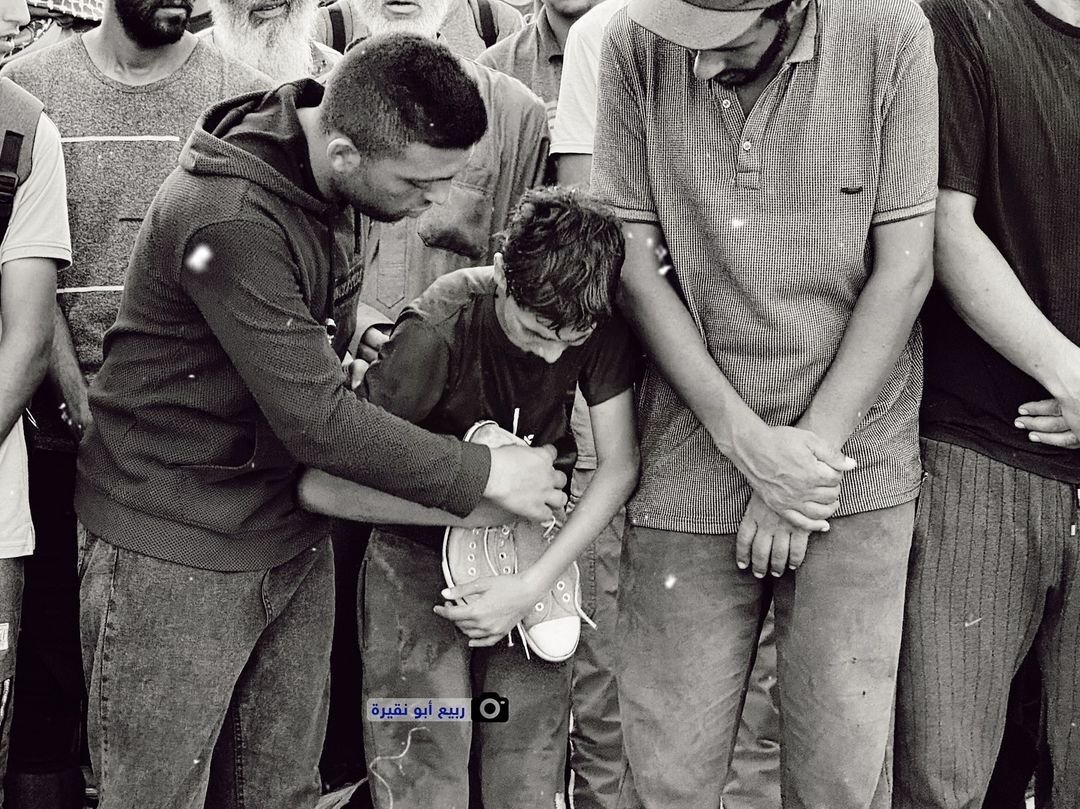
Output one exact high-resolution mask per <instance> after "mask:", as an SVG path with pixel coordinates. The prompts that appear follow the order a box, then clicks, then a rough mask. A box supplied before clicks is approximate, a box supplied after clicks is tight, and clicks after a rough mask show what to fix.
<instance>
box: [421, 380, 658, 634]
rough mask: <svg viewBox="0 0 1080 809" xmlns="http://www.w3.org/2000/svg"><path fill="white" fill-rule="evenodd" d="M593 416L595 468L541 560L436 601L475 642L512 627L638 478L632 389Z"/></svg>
mask: <svg viewBox="0 0 1080 809" xmlns="http://www.w3.org/2000/svg"><path fill="white" fill-rule="evenodd" d="M589 416H590V420H591V421H592V427H593V434H594V438H595V441H596V456H597V468H596V474H595V476H594V477H593V479H592V482H591V483H590V484H589V488H588V489H587V490H586V492H585V494H584V495H583V496H582V498H581V500H580V501H579V502H578V504H577V506H576V507H575V508H574V510H573V511H572V512H571V513H570V516H569V518H568V519H567V521H566V525H564V526H563V528H562V530H561V531H560V532H559V535H558V536H557V537H556V538H555V540H554V541H553V542H552V543H551V545H550V546H549V547H548V549H547V550H546V551H545V552H544V555H543V556H542V557H541V558H540V560H539V561H538V562H537V563H536V564H535V565H533V566H532V567H531V568H529V569H528V570H526V571H524V572H523V573H519V574H515V575H512V576H487V577H484V578H480V579H476V580H475V581H473V582H470V583H469V584H466V585H463V586H461V587H452V588H449V589H446V590H443V592H442V596H443V598H444V599H446V600H448V601H457V600H459V599H462V598H467V597H469V596H480V597H479V598H472V599H470V600H469V603H468V604H465V605H464V606H453V605H447V606H436V607H435V612H436V613H437V614H438V615H440V616H442V617H443V618H447V619H449V620H451V621H454V623H456V624H457V626H458V628H459V629H460V630H461V631H462V632H464V633H465V634H466V635H468V636H469V637H470V638H471V640H470V641H469V645H470V646H491V645H493V644H495V643H497V642H498V641H499V640H500V639H501V638H503V637H504V636H505V635H506V634H507V633H509V632H510V630H511V629H513V627H514V625H515V624H516V623H517V622H518V621H520V620H521V619H522V617H524V615H525V614H526V613H528V611H529V610H530V609H531V608H532V605H533V604H535V603H536V602H537V601H539V600H540V599H541V598H542V597H543V594H544V593H545V592H547V590H549V589H550V588H551V586H552V583H553V582H554V581H555V580H556V579H557V578H558V577H559V575H560V574H561V573H562V572H563V571H564V570H566V568H567V567H569V565H570V563H571V562H573V561H574V560H576V559H577V558H578V556H580V555H581V553H582V551H584V550H585V549H586V548H587V547H588V546H589V544H590V543H592V542H593V541H594V540H595V539H596V537H597V536H599V534H600V532H601V531H603V530H604V528H605V527H606V526H607V525H608V523H610V522H611V520H612V518H614V517H615V515H616V514H618V513H619V509H620V508H622V506H623V505H624V504H625V503H626V501H627V500H628V499H629V498H630V495H631V494H632V493H633V491H634V487H635V486H636V485H637V480H638V447H637V433H636V426H635V422H634V397H633V393H632V391H631V390H630V389H629V388H628V389H626V390H624V391H623V392H622V393H620V394H618V395H616V396H614V397H612V398H610V399H608V400H607V401H605V402H602V403H600V404H597V405H594V406H591V407H590V408H589Z"/></svg>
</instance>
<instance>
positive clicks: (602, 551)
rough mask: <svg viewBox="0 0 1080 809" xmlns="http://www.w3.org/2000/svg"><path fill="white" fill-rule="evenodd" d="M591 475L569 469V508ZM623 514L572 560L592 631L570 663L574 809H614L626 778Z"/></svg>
mask: <svg viewBox="0 0 1080 809" xmlns="http://www.w3.org/2000/svg"><path fill="white" fill-rule="evenodd" d="M595 472H596V470H595V469H580V468H575V469H574V475H573V477H572V478H571V482H570V502H571V504H576V503H577V501H578V500H579V499H581V495H582V494H584V493H585V489H586V487H587V486H588V485H589V481H590V480H592V476H593V474H595ZM624 521H625V514H624V513H623V512H621V511H620V512H619V514H617V515H616V516H615V518H614V519H613V520H612V521H611V523H610V524H609V525H608V526H607V527H605V528H604V530H603V531H602V532H601V533H600V536H598V537H597V538H596V540H595V541H594V542H593V543H592V544H591V545H589V547H588V548H586V549H585V551H584V552H583V553H582V554H581V556H580V557H579V558H578V568H579V569H580V571H581V606H582V608H583V609H584V610H585V612H586V613H587V614H588V615H589V617H591V618H592V619H593V621H594V622H595V623H596V629H592V628H591V627H589V626H588V625H583V626H582V627H581V641H580V642H579V643H578V648H577V652H576V653H575V654H574V657H573V668H574V675H573V688H572V692H571V703H572V705H573V711H574V727H573V730H572V731H571V733H570V767H571V769H572V770H573V772H574V780H573V790H574V807H575V809H614V807H615V801H616V799H617V798H618V796H619V791H620V787H621V785H622V783H623V780H624V779H625V778H626V770H627V764H626V755H625V753H624V752H623V738H622V722H621V721H620V719H619V692H618V689H617V688H616V686H615V651H616V649H615V623H616V619H617V617H618V611H617V606H616V597H617V596H618V592H619V555H620V549H621V546H622V534H623V523H624Z"/></svg>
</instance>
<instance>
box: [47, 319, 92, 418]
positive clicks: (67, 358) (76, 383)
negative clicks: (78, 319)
mask: <svg viewBox="0 0 1080 809" xmlns="http://www.w3.org/2000/svg"><path fill="white" fill-rule="evenodd" d="M52 335H53V337H52V344H51V348H50V351H49V371H48V376H49V381H50V382H51V383H52V385H53V387H54V389H55V390H56V393H57V395H58V396H59V397H60V401H62V402H63V403H64V405H65V408H66V410H67V416H68V419H70V423H71V425H72V427H73V429H74V430H75V432H76V433H78V434H80V435H81V434H82V432H83V430H85V428H86V426H87V422H88V421H89V420H90V407H89V404H88V401H87V386H86V378H85V377H84V376H83V373H82V369H81V368H80V367H79V358H78V356H76V354H75V343H74V341H73V340H72V339H71V330H70V329H69V328H68V322H67V318H66V317H64V312H63V310H62V309H61V308H60V304H55V305H54V306H53V332H52Z"/></svg>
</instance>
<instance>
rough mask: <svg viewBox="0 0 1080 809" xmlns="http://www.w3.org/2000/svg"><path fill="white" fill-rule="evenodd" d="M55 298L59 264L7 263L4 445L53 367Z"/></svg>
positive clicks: (1, 360)
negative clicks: (51, 313)
mask: <svg viewBox="0 0 1080 809" xmlns="http://www.w3.org/2000/svg"><path fill="white" fill-rule="evenodd" d="M55 297H56V263H55V262H54V261H52V260H51V259H39V258H26V259H14V260H11V261H6V262H4V265H3V272H2V273H0V320H2V321H3V330H2V332H0V380H3V384H0V441H2V440H4V439H5V438H7V436H8V433H10V432H11V430H12V428H13V427H14V426H15V425H16V424H17V423H18V420H19V416H20V415H21V414H22V411H23V408H24V407H26V403H27V402H29V401H30V397H31V396H32V395H33V394H34V390H35V389H36V388H37V386H38V385H39V384H40V382H41V379H42V377H44V375H45V369H46V368H47V367H48V363H49V342H50V341H51V340H52V323H51V322H50V320H49V317H48V312H49V307H50V306H51V305H52V302H53V300H54V299H55Z"/></svg>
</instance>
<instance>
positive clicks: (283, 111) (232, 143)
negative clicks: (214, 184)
mask: <svg viewBox="0 0 1080 809" xmlns="http://www.w3.org/2000/svg"><path fill="white" fill-rule="evenodd" d="M322 96H323V87H322V85H321V84H319V83H318V82H315V81H312V80H310V79H303V80H301V81H297V82H292V83H289V84H283V85H281V86H280V87H278V88H277V89H276V90H272V91H271V92H269V93H248V94H247V95H242V96H237V97H235V98H229V99H226V100H224V101H222V102H220V103H218V104H215V105H214V106H212V107H210V109H208V110H207V111H206V112H205V113H203V115H202V117H201V118H200V119H199V121H198V123H197V124H196V126H195V129H194V130H193V131H192V133H191V137H190V138H188V141H187V143H186V144H185V145H184V148H183V150H182V151H181V153H180V167H181V168H183V169H184V170H185V171H188V172H191V173H192V174H201V175H217V176H223V177H238V178H240V179H244V180H248V181H249V182H252V183H255V184H256V185H259V186H260V187H262V188H264V189H266V190H267V191H269V192H270V193H272V194H274V195H276V196H278V197H281V198H282V199H283V200H286V201H288V202H290V203H292V204H293V205H298V206H300V207H301V208H304V209H306V210H308V211H311V212H312V213H315V214H317V215H322V214H325V213H326V212H328V211H330V210H331V209H332V208H334V207H335V206H334V205H333V204H331V203H329V202H327V201H326V200H325V199H323V198H322V196H321V194H320V192H319V188H318V185H317V184H316V182H315V176H314V174H313V173H312V170H311V164H310V161H309V160H308V148H307V138H306V136H305V135H304V130H303V128H302V127H301V126H300V119H299V117H298V116H297V112H296V111H297V108H298V107H315V106H318V104H319V102H320V101H321V100H322Z"/></svg>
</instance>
